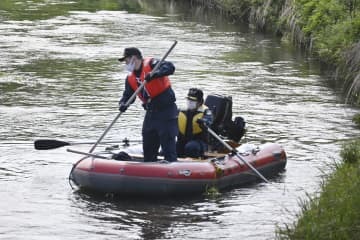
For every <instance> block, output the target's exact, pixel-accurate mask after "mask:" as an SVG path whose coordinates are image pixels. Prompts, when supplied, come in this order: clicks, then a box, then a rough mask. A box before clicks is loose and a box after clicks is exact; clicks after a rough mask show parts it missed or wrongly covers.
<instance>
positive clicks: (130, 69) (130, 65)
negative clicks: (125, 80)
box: [125, 57, 135, 72]
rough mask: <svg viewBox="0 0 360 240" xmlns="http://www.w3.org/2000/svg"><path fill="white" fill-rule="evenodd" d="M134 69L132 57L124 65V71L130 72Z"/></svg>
mask: <svg viewBox="0 0 360 240" xmlns="http://www.w3.org/2000/svg"><path fill="white" fill-rule="evenodd" d="M134 69H135V59H134V57H132V58H131V60H130V62H129V63H128V64H126V65H125V70H126V71H128V72H132V71H134Z"/></svg>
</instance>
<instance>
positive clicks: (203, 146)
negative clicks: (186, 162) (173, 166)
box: [176, 88, 212, 158]
mask: <svg viewBox="0 0 360 240" xmlns="http://www.w3.org/2000/svg"><path fill="white" fill-rule="evenodd" d="M211 122H212V113H211V111H210V110H209V109H208V108H207V107H206V106H205V105H204V94H203V92H202V90H200V89H197V88H190V89H189V92H188V95H187V109H186V110H180V112H179V118H178V124H179V135H178V139H177V143H176V150H177V154H178V157H193V158H199V157H203V156H204V152H205V151H206V150H207V142H208V141H207V140H208V134H207V132H206V130H205V129H206V128H204V127H203V125H204V124H206V125H210V124H211Z"/></svg>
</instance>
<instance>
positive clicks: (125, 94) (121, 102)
mask: <svg viewBox="0 0 360 240" xmlns="http://www.w3.org/2000/svg"><path fill="white" fill-rule="evenodd" d="M133 94H134V90H133V89H132V88H131V86H130V84H129V82H128V79H127V77H126V79H125V89H124V92H123V95H122V97H121V99H120V100H119V110H120V111H121V112H125V111H126V109H127V108H128V107H129V106H125V103H126V102H127V101H128V100H129V99H130V97H131V96H132V95H133ZM134 101H135V98H134V100H133V101H132V102H131V103H130V104H132V103H133V102H134Z"/></svg>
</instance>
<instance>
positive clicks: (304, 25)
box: [194, 0, 360, 240]
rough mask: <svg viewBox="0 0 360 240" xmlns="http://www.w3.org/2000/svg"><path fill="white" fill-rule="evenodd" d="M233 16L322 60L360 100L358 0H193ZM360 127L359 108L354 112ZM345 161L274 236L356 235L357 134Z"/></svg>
mask: <svg viewBox="0 0 360 240" xmlns="http://www.w3.org/2000/svg"><path fill="white" fill-rule="evenodd" d="M194 1H195V2H197V3H198V4H202V5H204V6H205V7H210V8H214V9H216V10H217V11H219V12H220V13H222V14H225V15H226V16H227V17H229V18H230V19H232V20H233V21H245V22H247V23H248V24H249V26H250V27H253V28H254V29H257V30H259V31H261V32H271V33H275V34H276V35H278V36H280V37H281V38H282V39H283V40H287V41H291V42H293V43H294V44H295V45H296V46H298V47H300V48H302V49H304V50H305V51H307V52H308V53H309V54H311V55H312V56H315V57H316V58H318V60H319V61H320V62H321V63H322V66H323V69H322V70H323V73H324V74H326V75H328V76H329V77H330V78H331V79H333V83H334V85H335V86H336V87H341V88H342V89H343V92H344V93H345V94H346V95H345V96H346V101H347V102H350V103H352V104H355V105H360V1H357V0H208V1H205V0H197V1H196V0H194ZM353 122H354V123H355V124H357V126H358V127H360V114H357V115H355V116H354V117H353ZM340 155H341V157H342V159H343V161H342V162H341V163H334V164H333V170H334V171H332V173H331V174H329V175H326V176H325V177H324V179H323V181H322V183H321V186H320V187H321V189H320V192H319V194H316V195H315V196H310V195H308V199H307V200H303V201H302V202H301V204H300V205H301V213H300V214H298V215H297V216H296V217H297V220H296V221H295V222H294V223H292V224H285V227H278V230H277V239H305V240H306V239H309V240H310V239H311V240H312V239H320V240H322V239H324V240H325V239H326V240H328V239H330V240H331V239H334V240H335V239H357V238H358V236H360V205H359V202H360V139H358V140H353V141H351V142H346V143H344V145H343V148H342V151H341V154H340Z"/></svg>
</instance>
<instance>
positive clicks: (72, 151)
mask: <svg viewBox="0 0 360 240" xmlns="http://www.w3.org/2000/svg"><path fill="white" fill-rule="evenodd" d="M66 151H68V152H71V153H77V154H81V155H85V156H88V157H94V158H102V159H111V158H110V157H104V156H101V155H97V154H93V153H87V152H81V151H78V150H73V149H69V148H68V149H66Z"/></svg>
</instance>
